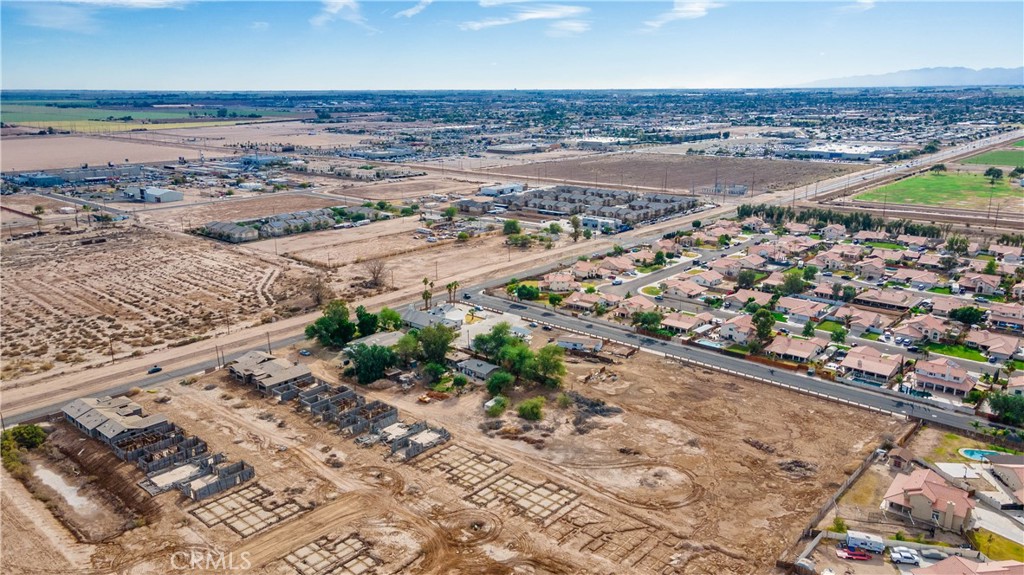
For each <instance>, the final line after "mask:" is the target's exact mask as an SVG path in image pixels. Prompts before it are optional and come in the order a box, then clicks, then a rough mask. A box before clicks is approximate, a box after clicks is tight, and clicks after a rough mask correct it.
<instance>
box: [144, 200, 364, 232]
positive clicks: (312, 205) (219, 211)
mask: <svg viewBox="0 0 1024 575" xmlns="http://www.w3.org/2000/svg"><path fill="white" fill-rule="evenodd" d="M347 203H349V202H345V201H342V200H341V199H331V198H328V197H323V196H316V195H311V194H304V193H301V192H291V193H275V194H265V195H260V196H254V197H248V198H238V199H234V198H232V199H221V200H216V201H210V202H207V203H203V204H198V205H191V206H186V205H183V206H180V207H179V206H174V207H171V208H164V209H158V210H147V211H145V212H139V221H140V222H141V223H144V224H151V225H155V226H158V227H162V228H165V229H169V230H180V229H181V225H182V222H185V225H186V227H198V226H201V225H203V224H205V223H207V222H231V221H238V220H247V219H258V218H263V217H267V216H272V215H274V214H283V213H288V212H298V211H302V210H313V209H319V208H327V207H331V206H339V205H345V204H347Z"/></svg>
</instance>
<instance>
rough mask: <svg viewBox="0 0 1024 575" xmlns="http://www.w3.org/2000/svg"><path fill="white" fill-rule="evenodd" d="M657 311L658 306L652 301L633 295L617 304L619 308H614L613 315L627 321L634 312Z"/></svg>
mask: <svg viewBox="0 0 1024 575" xmlns="http://www.w3.org/2000/svg"><path fill="white" fill-rule="evenodd" d="M657 309H658V306H657V304H655V303H654V302H653V301H651V300H649V299H647V298H645V297H644V296H642V295H635V296H633V297H631V298H628V299H624V300H622V301H621V302H619V306H618V307H617V308H615V315H616V316H617V317H620V318H622V319H629V318H631V317H633V314H634V313H636V312H640V311H656V310H657Z"/></svg>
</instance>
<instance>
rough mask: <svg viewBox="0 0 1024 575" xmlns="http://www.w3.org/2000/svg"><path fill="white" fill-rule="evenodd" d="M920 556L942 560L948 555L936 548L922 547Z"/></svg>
mask: <svg viewBox="0 0 1024 575" xmlns="http://www.w3.org/2000/svg"><path fill="white" fill-rule="evenodd" d="M921 557H924V558H925V559H935V560H942V559H945V558H947V557H949V555H948V554H946V553H943V552H942V551H939V550H938V549H922V550H921Z"/></svg>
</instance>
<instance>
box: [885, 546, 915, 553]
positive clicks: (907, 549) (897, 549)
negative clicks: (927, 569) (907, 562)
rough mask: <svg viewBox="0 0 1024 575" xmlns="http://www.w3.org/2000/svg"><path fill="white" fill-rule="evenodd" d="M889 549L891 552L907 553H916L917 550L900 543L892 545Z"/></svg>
mask: <svg viewBox="0 0 1024 575" xmlns="http://www.w3.org/2000/svg"><path fill="white" fill-rule="evenodd" d="M891 551H892V553H909V554H910V555H917V551H915V550H913V549H911V548H910V547H904V546H902V545H899V546H896V547H893V548H892V550H891Z"/></svg>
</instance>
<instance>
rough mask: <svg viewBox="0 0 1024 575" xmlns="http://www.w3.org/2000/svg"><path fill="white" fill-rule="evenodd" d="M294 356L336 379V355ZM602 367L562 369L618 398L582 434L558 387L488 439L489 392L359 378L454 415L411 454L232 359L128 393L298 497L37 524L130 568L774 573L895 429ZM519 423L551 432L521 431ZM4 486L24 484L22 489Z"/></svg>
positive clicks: (275, 491) (95, 562)
mask: <svg viewBox="0 0 1024 575" xmlns="http://www.w3.org/2000/svg"><path fill="white" fill-rule="evenodd" d="M538 333H541V332H538ZM545 333H546V332H545ZM288 357H291V358H293V359H296V360H298V359H302V360H305V361H309V362H311V365H312V367H313V369H314V372H315V373H316V374H317V375H318V376H319V377H323V378H325V379H327V380H329V381H337V379H336V374H337V360H335V359H333V358H332V357H331V356H330V355H327V354H320V358H318V357H312V358H300V357H299V356H297V355H295V354H292V355H289V356H288ZM600 368H601V365H600V364H592V363H576V364H572V365H571V368H570V374H569V375H568V376H567V384H568V385H569V386H570V387H573V388H574V389H575V391H577V392H580V393H582V394H583V395H585V396H587V397H591V398H595V399H602V400H606V401H608V402H609V404H610V405H613V406H616V407H621V408H623V409H624V412H623V413H621V414H618V415H612V416H610V417H594V418H591V419H590V420H589V424H587V425H585V426H584V427H586V428H589V431H588V432H587V433H585V434H580V433H579V432H578V431H577V426H576V425H575V424H574V419H575V416H576V415H577V414H578V413H579V408H577V407H574V408H570V409H561V408H558V407H557V406H556V405H555V404H554V402H552V403H549V405H548V406H547V407H546V408H545V418H544V420H543V421H542V422H540V423H539V424H534V425H533V427H532V428H531V427H528V426H527V425H526V422H524V421H522V420H519V419H518V418H517V417H515V416H514V415H512V414H511V412H509V413H507V414H506V415H505V416H504V417H503V418H502V420H501V421H502V422H501V423H500V424H499V425H498V427H499V429H500V430H501V431H500V432H496V431H494V432H490V434H489V435H490V437H489V436H488V434H485V433H484V432H482V431H481V429H480V428H479V424H480V423H482V422H483V421H484V418H483V416H482V413H481V409H480V405H481V403H482V402H483V401H484V399H485V396H484V395H483V394H482V393H481V392H479V391H476V392H470V393H469V394H468V395H464V396H462V397H458V398H453V399H450V400H446V401H443V402H437V403H432V404H430V405H424V404H420V403H418V402H417V401H416V399H415V398H416V396H417V395H418V393H417V392H414V393H410V394H403V393H401V392H399V391H396V390H395V389H394V388H392V389H384V390H379V391H367V390H366V389H365V388H364V389H360V392H366V394H367V396H368V398H376V399H382V400H384V401H388V402H390V403H392V404H393V405H396V406H398V407H399V409H400V411H401V412H402V416H403V419H406V420H411V419H423V418H426V419H428V420H429V421H431V422H432V423H434V424H441V425H444V426H445V427H447V428H448V429H449V430H450V431H452V433H453V440H452V441H451V442H449V443H448V444H445V445H444V446H441V447H439V448H435V449H433V450H431V451H428V452H427V453H425V454H423V455H421V456H420V457H418V458H417V459H415V460H414V461H413V462H411V463H407V464H400V463H397V462H394V461H390V460H388V459H387V458H386V457H385V450H383V449H382V448H380V447H375V448H372V449H360V448H358V447H357V446H356V445H355V444H354V443H353V442H352V441H351V440H350V439H346V438H343V437H340V436H338V435H337V434H336V433H334V432H332V431H331V429H330V428H328V427H326V426H323V425H319V424H313V423H312V422H311V421H312V420H311V419H309V418H308V416H306V415H303V414H298V413H296V412H295V411H294V409H293V407H292V406H290V405H276V404H275V402H272V401H269V400H266V399H264V398H262V397H259V396H257V395H255V394H254V393H253V392H251V391H250V390H248V389H245V388H242V387H240V386H238V385H236V384H234V383H233V382H230V381H229V380H228V379H227V378H226V376H224V375H223V374H221V373H216V374H211V375H209V376H206V377H204V378H202V379H200V380H199V381H198V382H196V383H194V384H192V385H189V386H181V385H179V384H176V383H175V384H169V385H168V386H167V387H165V388H162V389H159V390H156V392H155V393H143V394H139V395H137V396H136V397H135V399H136V400H137V401H139V402H140V403H142V405H143V407H144V408H145V409H146V410H147V411H150V412H161V413H165V414H166V415H168V417H169V418H170V419H172V420H174V421H176V422H177V423H179V425H182V426H183V427H184V428H185V429H186V431H188V432H189V433H193V434H196V435H199V436H200V437H202V438H203V439H204V440H205V441H207V442H208V443H209V444H210V445H211V449H213V450H216V451H223V452H225V453H227V454H228V455H229V457H230V459H232V460H237V459H245V460H246V461H248V462H250V463H252V464H253V465H254V466H255V467H256V471H257V475H256V479H254V480H253V481H252V482H249V483H248V484H246V485H245V486H244V487H243V488H240V489H236V490H234V491H232V492H229V493H228V494H227V495H224V496H223V497H225V498H234V499H233V501H236V504H237V505H241V506H242V507H246V506H249V505H257V506H260V505H263V508H264V509H268V507H267V506H266V505H265V504H261V503H259V501H274V502H276V503H274V505H282V507H280V508H278V509H280V510H286V511H272V512H264V513H263V517H265V518H269V519H267V520H266V521H265V522H266V523H267V525H265V526H263V527H261V528H260V529H259V530H257V531H255V532H248V531H247V532H246V533H247V534H246V536H245V537H242V536H241V535H240V534H239V532H237V531H236V529H239V528H242V527H243V526H244V525H246V524H244V523H238V522H237V520H235V519H233V518H229V519H227V520H226V521H225V522H219V523H218V522H215V523H213V524H211V525H209V526H208V525H207V524H206V521H205V520H204V519H203V517H204V515H203V513H202V512H201V510H200V509H199V508H200V507H201V506H202V505H205V504H207V503H208V502H203V504H201V505H196V504H194V503H191V502H188V501H185V500H181V499H180V498H178V497H177V496H176V495H175V494H164V495H161V496H159V497H158V498H157V499H156V501H157V502H158V503H160V511H159V513H157V514H154V515H149V516H147V519H148V520H147V525H146V526H145V527H141V528H136V529H131V530H129V531H127V532H125V533H124V534H123V535H121V536H119V537H118V538H116V539H114V540H113V541H111V542H109V543H107V544H104V545H103V546H102V547H101V548H96V547H93V546H88V545H82V544H68V543H65V545H64V547H62V548H58V547H57V544H56V543H54V542H51V541H46V540H44V539H43V537H42V535H43V534H42V533H33V534H32V535H30V537H33V541H34V542H35V543H36V544H37V545H39V546H40V551H39V552H40V553H45V554H50V555H57V556H59V555H60V554H61V553H63V554H76V555H74V556H73V557H71V558H70V559H67V560H65V561H66V564H69V565H70V566H71V567H72V568H78V569H82V568H88V567H102V569H101V571H102V572H110V571H119V572H130V573H135V574H146V573H162V572H166V571H167V569H168V565H169V564H170V560H171V556H172V555H173V553H174V552H175V551H179V550H182V549H193V548H198V547H200V546H205V547H208V548H209V547H212V548H215V549H218V550H222V551H224V552H226V553H229V552H233V553H235V554H236V561H237V560H238V558H239V556H240V555H241V553H243V552H245V553H247V555H246V557H247V558H248V560H249V561H250V562H251V563H252V568H251V571H249V572H252V573H273V574H289V573H291V574H305V573H319V572H323V567H324V566H325V565H335V566H336V567H335V568H336V569H338V570H337V571H336V572H339V573H358V572H360V570H361V567H360V566H361V565H362V566H364V567H365V566H366V565H372V566H373V567H374V568H375V569H376V572H378V573H465V574H469V573H537V574H542V573H608V574H611V573H627V572H628V573H638V574H641V573H693V574H697V573H701V574H703V573H716V574H730V573H735V574H744V575H748V574H751V573H766V572H769V571H771V569H772V567H773V565H774V559H775V557H776V556H777V555H778V553H779V552H780V551H781V550H782V549H783V548H785V547H786V546H788V545H789V544H790V543H792V541H793V540H794V539H795V537H796V536H797V534H798V533H799V531H800V530H801V529H802V527H803V522H804V521H806V516H807V515H808V514H809V513H810V511H811V510H812V509H814V508H816V507H817V505H820V503H821V501H822V500H823V498H824V497H825V496H826V493H829V492H831V490H832V489H834V487H835V485H836V484H837V483H838V482H839V481H841V480H842V478H843V477H844V476H845V474H846V473H847V470H848V468H851V467H853V466H854V465H855V464H856V461H857V460H858V459H859V458H860V457H862V456H863V455H864V454H865V453H866V452H868V451H870V450H871V449H873V448H874V447H875V444H876V443H877V441H879V438H880V436H881V435H882V434H883V433H886V432H894V431H896V430H897V429H898V428H899V427H900V426H901V424H900V423H898V422H896V421H894V420H891V419H888V418H884V417H881V416H879V415H875V414H868V413H866V412H860V411H857V410H853V409H851V408H848V407H845V406H839V405H834V404H830V403H826V402H821V401H819V400H817V399H812V398H808V397H805V396H801V395H795V394H792V393H789V392H786V391H783V390H778V389H775V388H771V387H766V386H763V385H761V384H756V383H753V382H747V381H744V380H742V379H738V378H734V377H730V376H723V375H720V374H712V373H706V372H703V371H693V370H690V369H689V368H686V367H682V366H679V365H677V364H675V363H673V362H668V361H666V360H663V359H661V358H658V357H656V356H652V355H646V354H640V355H638V356H634V357H633V358H631V359H629V360H626V361H625V363H621V364H619V365H614V366H610V367H607V368H606V369H605V370H604V371H600ZM530 395H532V393H531V394H530ZM159 397H168V398H170V402H169V403H156V400H157V398H159ZM513 398H514V399H518V398H519V396H518V395H514V396H513ZM666 407H670V408H669V409H666ZM68 431H69V432H71V433H74V432H73V431H71V430H68ZM527 437H528V438H531V443H540V444H542V445H543V448H542V449H537V448H536V447H534V446H533V445H532V444H531V443H527V442H526V441H522V440H516V438H519V439H523V438H527ZM745 440H757V442H760V443H757V445H759V447H758V448H755V447H752V446H751V444H750V443H748V442H747V441H745ZM90 443H91V442H90ZM772 451H773V452H772ZM330 461H337V462H340V464H339V463H334V464H331V463H329V462H330ZM793 461H800V462H803V463H802V464H801V465H793V463H792V462H793ZM112 473H113V474H114V475H117V476H123V477H125V479H124V480H117V481H118V483H124V484H128V480H129V479H131V478H135V479H132V480H137V479H138V477H137V476H138V471H136V470H134V469H133V468H130V467H129V466H127V465H123V464H122V465H118V466H116V467H115V468H114V469H113V471H112ZM257 486H258V487H257ZM264 492H269V493H270V494H269V495H267V496H265V497H268V498H269V499H261V497H264V496H263V495H261V494H263V493H264ZM4 496H5V498H12V497H20V498H21V499H22V500H24V499H25V497H26V496H27V495H26V494H24V492H23V489H21V488H20V486H16V489H10V490H7V489H5V492H4ZM247 498H248V499H247ZM216 500H217V498H213V499H211V500H208V501H209V502H212V501H216ZM225 500H226V499H225ZM5 503H7V501H6V499H5ZM30 503H32V502H31V501H27V502H24V501H23V502H22V503H21V504H20V505H18V506H17V508H18V509H19V510H20V509H21V508H22V507H23V506H24V505H26V504H30ZM8 507H10V505H5V511H4V515H3V520H4V525H3V527H4V530H5V531H7V532H9V531H8V530H9V529H10V527H11V524H10V523H8V521H15V520H21V521H24V519H20V516H18V515H16V514H15V513H13V512H11V513H9V512H8V510H7V509H6V508H8ZM44 519H45V518H44ZM41 527H45V528H47V529H48V531H47V532H49V531H52V530H53V529H54V528H53V525H52V523H50V524H47V525H41ZM35 529H37V528H33V531H34V530H35ZM58 532H59V530H58ZM5 552H6V549H5ZM85 558H88V559H85ZM5 561H8V562H9V563H8V564H9V565H11V568H12V569H14V570H13V571H10V572H12V573H22V572H25V573H29V572H33V571H31V570H27V569H24V567H25V563H24V562H23V561H22V562H20V563H19V562H18V558H17V557H16V556H13V555H5ZM314 565H320V566H321V568H320V569H314V568H313V567H314Z"/></svg>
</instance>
